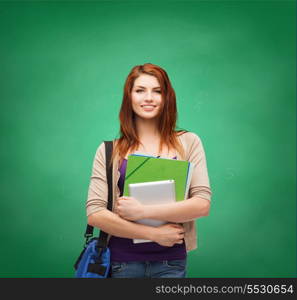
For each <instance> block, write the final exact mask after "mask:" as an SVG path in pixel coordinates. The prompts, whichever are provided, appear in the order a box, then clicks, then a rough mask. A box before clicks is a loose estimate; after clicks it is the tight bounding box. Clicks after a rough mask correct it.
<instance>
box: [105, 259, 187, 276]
mask: <svg viewBox="0 0 297 300" xmlns="http://www.w3.org/2000/svg"><path fill="white" fill-rule="evenodd" d="M110 268H111V272H110V277H111V278H184V277H186V259H175V260H163V261H128V262H111V266H110Z"/></svg>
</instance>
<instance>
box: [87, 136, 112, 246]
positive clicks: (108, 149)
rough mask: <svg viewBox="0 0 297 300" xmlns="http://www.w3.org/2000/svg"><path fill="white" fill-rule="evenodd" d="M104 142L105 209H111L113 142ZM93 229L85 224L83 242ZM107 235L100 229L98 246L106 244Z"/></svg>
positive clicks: (89, 236) (90, 235) (91, 233)
mask: <svg viewBox="0 0 297 300" xmlns="http://www.w3.org/2000/svg"><path fill="white" fill-rule="evenodd" d="M104 144H105V165H106V168H105V169H106V179H107V185H108V202H107V209H108V210H110V211H111V210H112V199H113V192H112V167H113V164H111V166H109V163H110V160H111V155H112V150H113V142H112V141H104ZM93 230H94V227H93V226H91V225H89V224H87V228H86V232H85V235H84V237H85V238H86V242H85V244H87V242H88V241H89V239H90V238H91V237H92V236H93ZM107 237H108V234H107V233H106V232H104V231H103V230H100V234H99V237H98V247H100V248H104V247H106V246H107Z"/></svg>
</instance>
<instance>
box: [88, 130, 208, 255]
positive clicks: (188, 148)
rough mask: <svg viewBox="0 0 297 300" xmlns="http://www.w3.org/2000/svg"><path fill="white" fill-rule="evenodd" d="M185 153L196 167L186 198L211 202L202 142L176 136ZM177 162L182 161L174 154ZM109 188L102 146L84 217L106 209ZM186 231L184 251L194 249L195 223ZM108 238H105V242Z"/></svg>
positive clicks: (115, 191) (189, 135)
mask: <svg viewBox="0 0 297 300" xmlns="http://www.w3.org/2000/svg"><path fill="white" fill-rule="evenodd" d="M178 138H179V140H180V142H181V144H182V146H183V147H184V150H185V153H186V160H187V161H190V162H193V163H194V165H195V168H194V171H193V175H192V180H191V184H190V188H189V198H191V197H193V196H197V197H200V198H204V199H207V200H209V201H210V200H211V195H212V192H211V189H210V184H209V178H208V172H207V164H206V157H205V152H204V148H203V145H202V142H201V139H200V138H199V136H198V135H196V134H195V133H193V132H186V133H183V134H181V135H179V136H178ZM177 159H181V158H180V155H179V153H177ZM115 160H116V163H113V174H112V175H113V210H114V204H115V202H116V199H117V198H119V197H120V190H119V187H118V180H119V178H120V171H119V159H117V158H115ZM107 193H108V187H107V182H106V170H105V144H104V142H102V143H101V144H100V145H99V147H98V149H97V151H96V154H95V158H94V161H93V169H92V175H91V179H90V185H89V190H88V198H87V201H86V211H87V216H90V215H91V214H93V213H95V212H98V211H100V210H102V209H106V207H107ZM183 226H184V229H185V243H186V249H187V251H190V250H194V249H196V248H197V237H196V228H195V221H194V220H193V221H189V222H185V223H183ZM110 236H111V235H108V240H109V238H110Z"/></svg>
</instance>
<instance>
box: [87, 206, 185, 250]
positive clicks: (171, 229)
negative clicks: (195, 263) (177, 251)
mask: <svg viewBox="0 0 297 300" xmlns="http://www.w3.org/2000/svg"><path fill="white" fill-rule="evenodd" d="M88 224H89V225H92V226H93V227H98V228H100V229H101V230H103V231H105V232H106V233H108V234H111V235H114V236H118V237H123V238H130V239H147V240H151V241H154V242H156V243H158V244H160V245H162V246H167V247H171V246H173V245H174V244H181V243H182V242H183V238H184V229H183V227H182V226H181V225H178V224H166V225H162V226H159V227H151V226H146V225H143V224H138V223H134V222H130V221H127V220H124V219H122V218H121V217H119V216H118V215H117V214H115V213H113V212H111V211H109V210H107V209H102V210H100V211H98V212H95V213H93V214H91V215H90V216H89V217H88Z"/></svg>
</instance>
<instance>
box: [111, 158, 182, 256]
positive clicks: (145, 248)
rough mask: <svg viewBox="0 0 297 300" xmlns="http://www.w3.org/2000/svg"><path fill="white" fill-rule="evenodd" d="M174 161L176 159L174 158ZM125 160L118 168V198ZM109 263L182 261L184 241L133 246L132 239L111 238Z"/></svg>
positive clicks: (121, 186) (121, 192)
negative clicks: (165, 244)
mask: <svg viewBox="0 0 297 300" xmlns="http://www.w3.org/2000/svg"><path fill="white" fill-rule="evenodd" d="M174 159H176V157H174ZM126 167H127V160H126V159H124V160H123V162H122V165H121V166H120V168H119V171H120V173H121V176H120V178H119V181H118V186H119V189H120V197H121V196H122V195H123V189H124V182H125V175H126ZM108 246H109V249H110V253H111V261H117V262H126V261H162V260H171V259H184V258H186V256H187V252H186V246H185V241H184V242H183V243H182V244H174V245H173V246H172V247H165V246H161V245H159V244H158V243H155V242H146V243H138V244H134V243H133V240H132V239H127V238H120V237H116V236H111V238H110V240H109V245H108Z"/></svg>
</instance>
